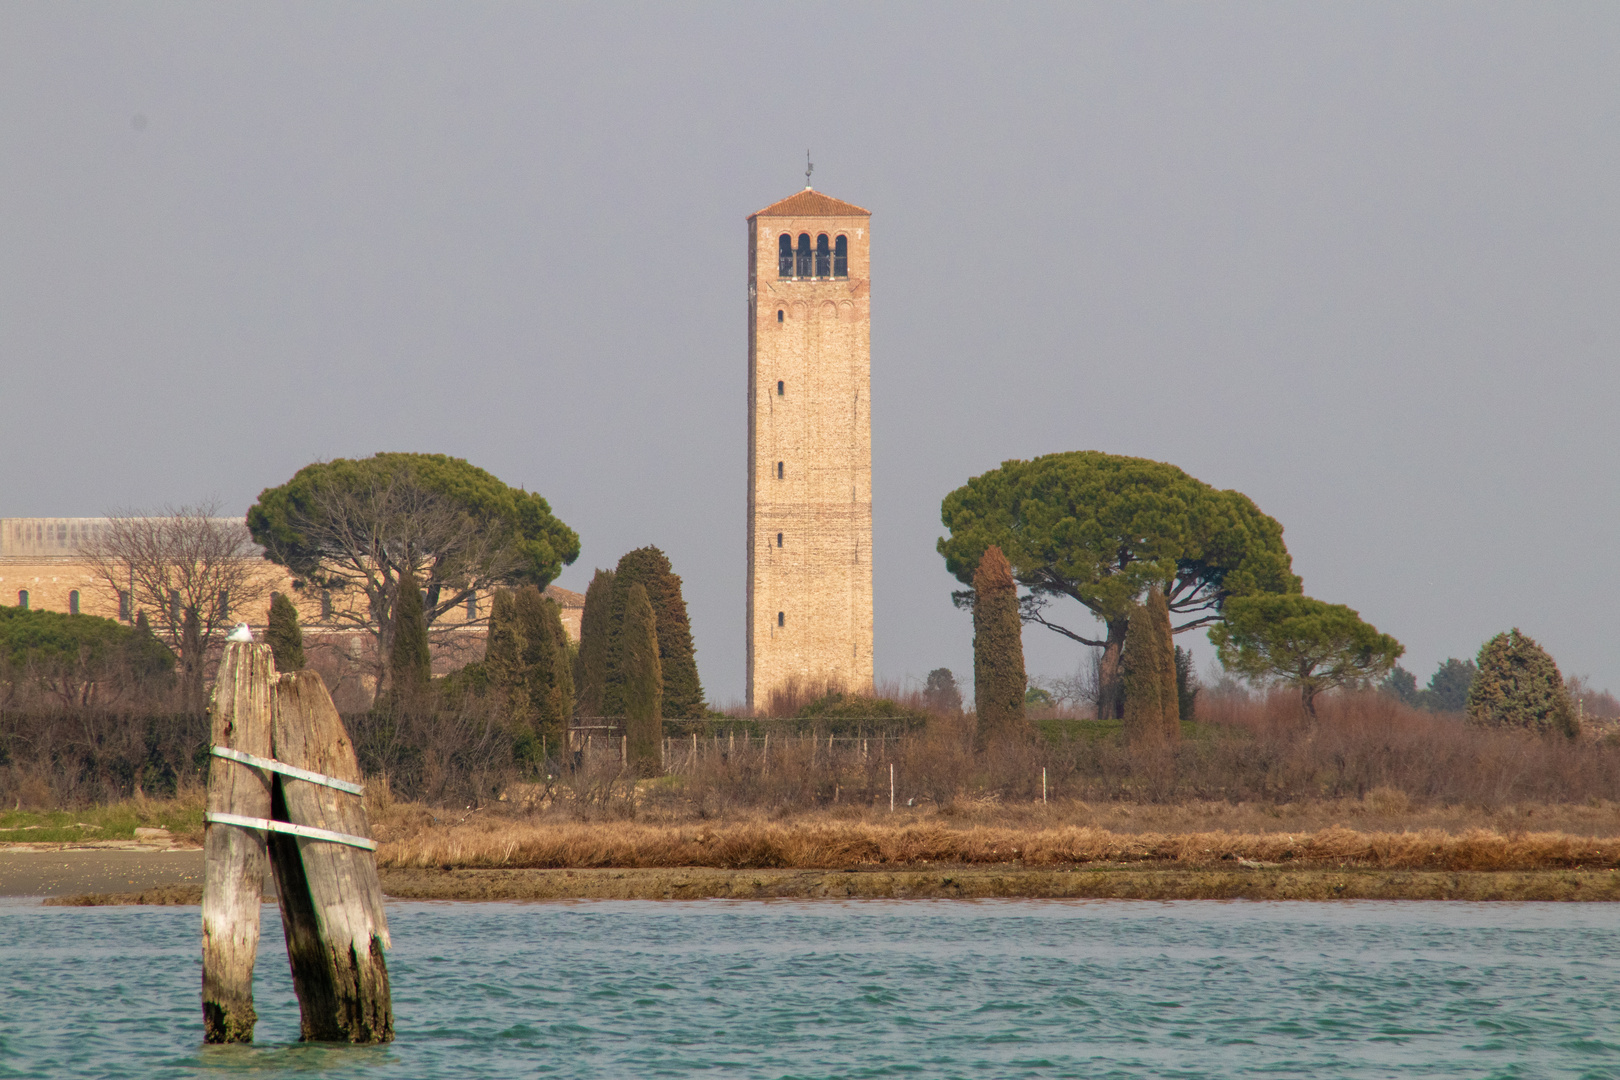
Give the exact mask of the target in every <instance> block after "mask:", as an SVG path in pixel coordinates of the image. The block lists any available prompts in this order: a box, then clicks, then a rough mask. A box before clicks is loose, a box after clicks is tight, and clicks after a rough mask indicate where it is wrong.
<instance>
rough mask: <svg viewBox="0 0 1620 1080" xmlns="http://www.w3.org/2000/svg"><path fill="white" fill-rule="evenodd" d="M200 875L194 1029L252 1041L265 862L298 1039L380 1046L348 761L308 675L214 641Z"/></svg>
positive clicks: (375, 892) (384, 1018)
mask: <svg viewBox="0 0 1620 1080" xmlns="http://www.w3.org/2000/svg"><path fill="white" fill-rule="evenodd" d="M212 713H213V715H212V720H213V749H212V753H213V758H212V760H211V762H210V768H209V770H208V812H207V822H208V824H207V832H206V835H205V839H204V842H203V846H204V863H205V866H204V872H203V902H202V917H203V989H202V1005H203V1028H204V1037H205V1038H206V1040H207V1041H208V1042H211V1043H224V1042H251V1041H252V1039H253V1025H254V1023H255V1021H256V1020H257V1018H258V1017H257V1014H256V1013H255V1012H254V1010H253V963H254V959H255V957H256V955H257V952H258V945H259V905H260V902H261V900H262V889H263V882H264V876H265V868H266V865H267V863H266V861H267V860H268V865H269V867H270V869H271V870H272V872H273V873H274V874H275V881H276V893H277V896H278V899H279V902H280V905H281V922H282V926H283V927H284V928H285V930H286V934H287V959H288V961H289V962H290V963H291V966H292V975H293V986H294V988H295V990H296V991H297V994H298V1008H299V1013H300V1016H301V1025H300V1026H301V1029H302V1035H303V1038H305V1039H311V1040H327V1041H339V1042H357V1043H377V1042H388V1041H390V1040H391V1039H393V1037H394V1013H393V1005H392V1003H391V1000H390V997H389V990H388V965H387V963H386V962H385V960H384V957H383V952H384V950H385V949H387V948H388V945H389V941H388V922H387V919H386V918H385V916H384V914H383V906H382V889H381V888H380V887H379V885H378V883H377V862H376V855H375V851H376V847H377V845H376V844H375V843H374V842H373V841H372V840H371V837H370V832H371V828H370V824H369V822H368V821H367V819H366V811H365V804H364V802H363V801H362V799H361V787H360V779H361V777H360V766H359V762H358V761H357V760H356V758H355V753H354V746H353V744H351V743H350V742H349V738H348V734H347V733H346V732H345V731H344V729H343V721H342V720H341V719H340V718H339V716H338V712H337V709H336V708H335V707H334V706H333V704H332V698H331V696H330V695H329V694H328V693H327V691H326V686H325V684H324V683H323V682H322V681H321V678H320V676H319V675H316V674H315V673H314V672H309V671H295V672H291V673H288V674H285V675H279V676H278V674H277V673H276V670H275V665H274V662H273V661H272V659H271V655H270V647H269V646H268V645H259V644H255V643H253V642H251V641H231V642H228V643H227V644H226V646H225V655H224V658H223V659H222V660H221V662H220V668H219V679H218V681H217V682H216V684H215V687H214V700H213V710H212Z"/></svg>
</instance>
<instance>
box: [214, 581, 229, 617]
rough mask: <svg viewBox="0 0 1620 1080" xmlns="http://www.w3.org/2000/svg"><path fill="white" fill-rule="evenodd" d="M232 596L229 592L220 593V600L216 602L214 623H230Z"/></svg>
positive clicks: (222, 590) (221, 591)
mask: <svg viewBox="0 0 1620 1080" xmlns="http://www.w3.org/2000/svg"><path fill="white" fill-rule="evenodd" d="M230 619H231V594H230V592H229V591H228V590H225V589H221V590H220V591H219V599H218V600H216V601H214V621H215V622H216V623H224V622H230Z"/></svg>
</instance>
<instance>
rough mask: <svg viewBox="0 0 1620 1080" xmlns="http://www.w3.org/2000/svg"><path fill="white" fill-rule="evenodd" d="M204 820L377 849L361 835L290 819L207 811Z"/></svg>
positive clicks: (371, 841)
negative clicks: (275, 819) (271, 818)
mask: <svg viewBox="0 0 1620 1080" xmlns="http://www.w3.org/2000/svg"><path fill="white" fill-rule="evenodd" d="M203 820H204V821H210V822H214V823H216V824H219V825H236V826H239V827H241V828H243V829H258V830H259V831H260V832H278V833H286V834H287V835H289V836H302V837H303V838H304V839H306V840H325V841H326V842H327V843H330V844H346V845H348V846H349V847H357V848H364V849H365V850H367V851H376V850H377V841H375V840H367V839H366V838H365V837H363V836H351V835H349V834H348V833H340V832H333V831H332V830H331V829H317V828H316V827H315V826H313V825H294V824H293V823H292V822H290V821H271V820H270V819H269V818H262V817H244V816H243V815H241V814H216V813H214V812H213V811H208V812H207V813H205V814H203Z"/></svg>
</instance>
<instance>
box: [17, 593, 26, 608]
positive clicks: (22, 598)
mask: <svg viewBox="0 0 1620 1080" xmlns="http://www.w3.org/2000/svg"><path fill="white" fill-rule="evenodd" d="M17 606H18V607H20V608H22V609H23V610H24V611H27V610H28V590H27V589H18V590H17Z"/></svg>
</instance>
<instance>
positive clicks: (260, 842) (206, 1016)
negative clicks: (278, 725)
mask: <svg viewBox="0 0 1620 1080" xmlns="http://www.w3.org/2000/svg"><path fill="white" fill-rule="evenodd" d="M270 673H271V660H270V646H268V645H255V644H253V643H252V642H246V641H232V642H227V643H226V645H225V655H224V657H223V659H221V661H220V665H219V680H218V682H217V683H216V684H215V686H214V705H213V710H212V711H213V734H212V740H213V744H214V745H215V746H228V747H230V748H231V749H233V750H240V751H242V752H243V753H246V754H255V755H257V756H259V757H269V756H270V708H271V696H272V694H271V674H270ZM207 805H208V810H209V811H210V812H211V813H226V814H241V815H242V816H244V817H256V818H267V817H269V816H270V784H269V782H268V781H267V780H266V778H265V776H264V775H263V774H262V773H260V772H259V771H258V770H257V769H253V768H249V767H248V766H246V765H242V764H239V763H237V762H234V761H227V760H225V759H224V758H218V757H216V758H210V759H209V763H208V803H207ZM206 830H207V831H206V832H205V833H204V834H203V898H202V923H203V986H202V1007H203V1038H204V1040H205V1041H207V1042H211V1043H226V1042H252V1041H253V1025H254V1023H255V1022H257V1020H258V1014H257V1013H255V1012H254V1010H253V960H254V956H255V954H256V953H257V952H258V948H259V904H260V902H261V900H262V899H263V895H264V870H265V844H264V835H263V834H262V833H260V832H259V831H258V830H257V829H244V828H242V827H240V826H237V825H221V824H218V823H210V824H209V825H207V826H206Z"/></svg>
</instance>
